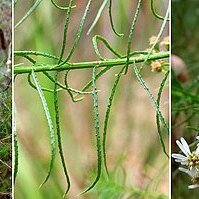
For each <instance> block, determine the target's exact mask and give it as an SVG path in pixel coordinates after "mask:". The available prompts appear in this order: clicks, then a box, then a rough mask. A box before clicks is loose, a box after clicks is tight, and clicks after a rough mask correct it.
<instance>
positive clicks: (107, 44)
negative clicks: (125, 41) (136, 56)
mask: <svg viewBox="0 0 199 199" xmlns="http://www.w3.org/2000/svg"><path fill="white" fill-rule="evenodd" d="M97 40H100V41H101V42H102V43H103V44H104V45H105V46H106V47H107V48H108V49H109V50H110V51H111V52H112V53H113V54H114V55H116V56H117V57H119V58H121V55H120V54H119V53H118V52H117V51H116V50H114V49H113V48H112V47H111V45H110V44H109V43H108V41H107V40H106V39H105V38H104V37H102V36H100V35H95V36H94V37H93V39H92V42H93V47H94V49H95V53H96V54H97V56H98V57H99V59H100V60H104V58H103V57H102V56H101V54H100V52H99V49H98V44H97Z"/></svg>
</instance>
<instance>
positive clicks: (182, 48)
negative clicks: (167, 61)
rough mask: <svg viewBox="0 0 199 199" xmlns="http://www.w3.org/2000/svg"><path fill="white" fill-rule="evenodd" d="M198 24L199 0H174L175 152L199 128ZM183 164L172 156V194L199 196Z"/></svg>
mask: <svg viewBox="0 0 199 199" xmlns="http://www.w3.org/2000/svg"><path fill="white" fill-rule="evenodd" d="M198 24H199V2H198V1H195V0H190V1H188V0H173V1H172V54H175V55H177V56H178V59H174V60H173V62H172V68H173V75H172V152H179V148H178V147H177V145H176V143H175V141H176V139H179V138H180V137H181V136H182V137H184V138H185V139H186V140H187V142H188V143H189V144H191V143H193V142H194V141H195V137H196V136H197V135H198V132H199V123H198V121H199V112H198V104H199V54H198V51H199V34H198V31H199V27H198ZM191 149H192V150H195V147H192V148H191ZM179 166H180V165H179V164H176V163H175V162H174V160H172V198H174V199H186V198H191V199H195V198H198V189H195V190H189V189H188V185H190V184H192V181H191V178H190V177H189V176H188V175H187V174H185V173H182V172H179V171H178V167H179Z"/></svg>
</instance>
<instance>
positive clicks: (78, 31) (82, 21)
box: [60, 0, 92, 65]
mask: <svg viewBox="0 0 199 199" xmlns="http://www.w3.org/2000/svg"><path fill="white" fill-rule="evenodd" d="M91 2H92V0H89V1H88V3H87V5H86V8H85V11H84V14H83V17H82V19H81V21H80V24H79V27H78V30H77V34H76V37H75V41H74V43H73V46H72V48H71V49H70V52H69V54H68V56H67V58H66V59H65V61H63V62H62V63H61V64H60V65H63V64H65V63H67V62H68V61H69V59H70V58H71V56H72V55H73V53H74V51H75V49H76V47H77V44H78V42H79V40H80V37H81V35H82V31H83V27H84V23H85V21H86V18H87V15H88V11H89V8H90V5H91Z"/></svg>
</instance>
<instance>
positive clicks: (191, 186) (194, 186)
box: [188, 184, 199, 189]
mask: <svg viewBox="0 0 199 199" xmlns="http://www.w3.org/2000/svg"><path fill="white" fill-rule="evenodd" d="M198 187H199V184H192V185H189V186H188V188H189V189H195V188H198Z"/></svg>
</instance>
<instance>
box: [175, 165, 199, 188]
mask: <svg viewBox="0 0 199 199" xmlns="http://www.w3.org/2000/svg"><path fill="white" fill-rule="evenodd" d="M179 170H180V171H182V172H184V173H186V174H188V175H189V176H190V177H191V180H192V182H193V183H194V184H192V185H189V186H188V188H189V189H195V188H198V187H199V168H198V167H193V168H192V169H185V168H182V167H179Z"/></svg>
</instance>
